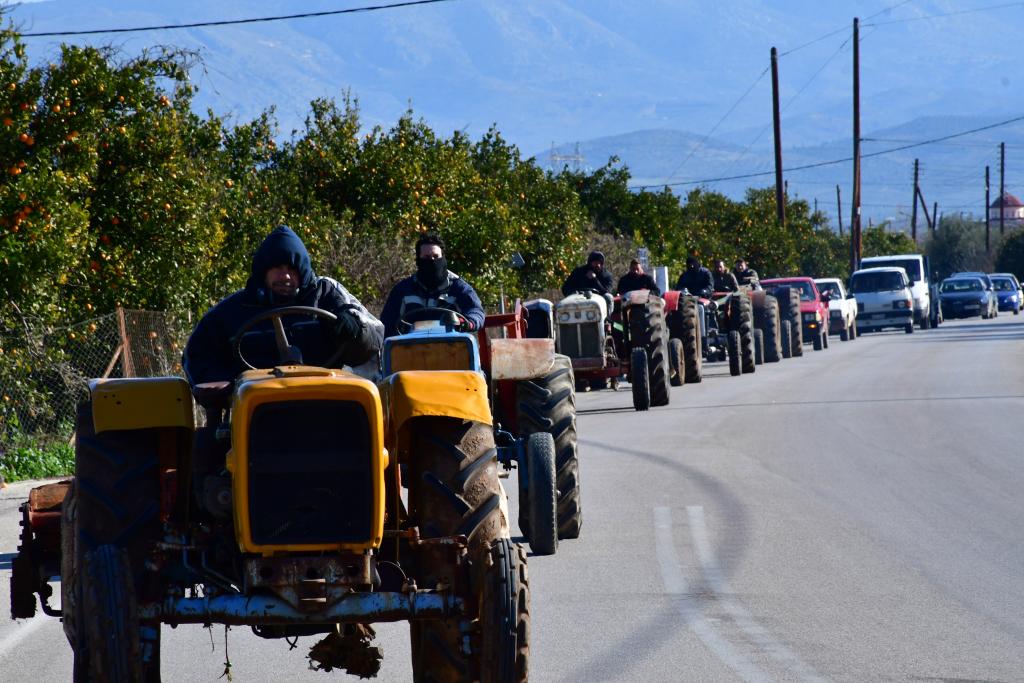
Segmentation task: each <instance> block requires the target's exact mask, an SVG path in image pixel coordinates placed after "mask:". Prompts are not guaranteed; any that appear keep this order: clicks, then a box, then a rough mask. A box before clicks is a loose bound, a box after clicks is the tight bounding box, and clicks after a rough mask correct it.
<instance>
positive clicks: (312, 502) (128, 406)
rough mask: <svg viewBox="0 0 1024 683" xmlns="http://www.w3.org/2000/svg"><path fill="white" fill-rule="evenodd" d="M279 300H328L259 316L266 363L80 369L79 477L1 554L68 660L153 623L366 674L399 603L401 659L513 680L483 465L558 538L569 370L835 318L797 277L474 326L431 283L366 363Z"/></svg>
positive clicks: (540, 546)
mask: <svg viewBox="0 0 1024 683" xmlns="http://www.w3.org/2000/svg"><path fill="white" fill-rule="evenodd" d="M285 316H312V317H317V318H330V317H333V316H332V314H330V313H328V312H325V311H322V310H319V309H315V308H305V307H282V308H276V309H272V310H271V311H269V312H268V313H266V314H263V315H262V316H259V317H258V319H254V320H253V321H251V323H250V325H252V324H256V323H257V322H260V320H262V319H268V320H272V322H274V332H275V335H276V337H277V340H276V341H277V346H278V349H279V350H280V353H281V364H280V365H279V366H277V367H273V368H263V369H254V370H249V371H247V372H245V373H243V374H242V375H241V376H240V377H239V378H238V379H237V380H236V381H234V382H219V383H211V384H206V385H197V386H196V387H189V385H188V384H187V383H186V382H185V381H184V380H183V379H180V378H177V377H163V378H148V379H102V380H93V381H92V382H91V383H90V385H89V394H90V400H89V401H88V402H86V403H84V404H83V405H82V406H81V407H80V409H79V411H78V415H77V425H76V427H77V429H76V439H75V473H74V477H73V478H72V479H70V480H68V481H64V482H59V483H50V484H46V485H44V486H40V487H37V488H35V489H33V490H32V492H31V494H30V496H29V499H28V501H27V502H25V503H24V504H23V505H22V507H21V512H22V521H21V524H22V534H21V545H20V547H19V552H18V554H17V556H16V557H15V558H14V560H13V562H12V568H13V571H12V579H11V612H12V616H13V617H14V618H15V619H24V618H29V617H32V616H33V615H34V614H35V612H36V609H37V607H40V608H41V609H42V610H43V611H44V612H45V613H46V614H48V615H51V616H59V617H61V619H62V621H63V626H64V631H65V634H66V636H67V639H68V642H69V643H70V645H71V648H72V651H73V654H74V680H75V681H115V682H120V681H156V680H159V678H160V631H161V626H162V625H164V624H166V625H170V626H177V625H179V624H204V625H210V624H226V625H233V626H249V627H251V629H252V630H253V632H254V633H256V634H257V635H258V636H260V637H263V638H268V639H284V638H295V637H298V636H310V635H317V636H322V640H320V641H319V642H318V643H317V644H316V645H315V646H314V647H313V648H312V650H311V652H310V655H309V657H310V661H311V665H312V666H316V667H318V668H323V669H327V670H330V669H331V668H339V669H345V670H348V671H349V672H350V673H353V674H356V675H360V676H372V675H374V674H375V673H376V671H377V669H378V667H379V662H380V656H381V655H380V651H379V649H377V648H375V647H372V646H371V645H370V642H371V639H372V634H373V632H372V629H370V628H369V625H370V624H372V623H374V622H383V621H409V623H410V634H411V650H412V665H413V672H414V678H415V680H418V681H454V680H479V681H493V682H495V683H506V682H511V681H524V680H526V679H527V676H528V671H527V662H528V655H529V618H530V617H529V611H530V581H529V574H528V571H527V557H526V552H525V550H524V548H523V547H522V546H521V545H520V544H519V543H517V542H516V540H514V539H513V535H514V530H513V526H512V521H511V516H510V512H509V505H508V500H507V497H506V495H505V491H504V488H503V485H502V483H501V479H502V478H506V477H509V476H510V475H511V473H512V471H515V480H516V486H517V488H518V494H519V495H518V500H519V505H518V526H519V530H520V531H521V533H522V537H523V540H525V541H526V542H528V543H529V546H530V549H531V550H532V551H533V553H534V554H536V555H550V554H554V553H556V551H557V549H558V545H559V542H560V541H562V540H566V539H575V538H577V537H579V536H580V534H581V528H582V521H583V518H582V505H581V501H582V498H581V488H580V470H581V459H580V456H579V453H578V448H577V443H578V442H577V434H576V427H577V425H576V392H578V391H595V390H602V389H618V388H619V386H620V383H621V382H623V381H625V382H628V383H629V385H630V391H631V394H632V403H633V407H634V408H635V409H636V410H638V411H644V410H648V409H649V408H651V407H657V406H664V405H667V404H668V403H669V401H670V398H671V392H670V388H671V387H672V386H680V385H683V384H694V383H699V382H700V381H701V379H702V376H703V371H704V366H705V364H706V363H717V362H727V363H728V368H729V373H730V374H731V375H734V376H741V375H743V374H747V373H752V372H755V370H756V368H757V366H758V365H761V364H763V363H778V362H780V361H781V360H783V359H789V358H793V357H797V356H800V355H801V354H802V352H803V346H804V342H805V340H806V341H809V342H810V343H811V344H812V345H813V348H814V349H816V350H817V349H824V348H827V346H828V335H829V332H830V330H829V325H830V319H831V318H832V317H833V316H830V312H829V301H828V294H824V295H823V294H820V293H819V291H818V289H817V286H816V285H815V282H814V281H813V280H811V279H810V278H785V279H779V280H765V281H762V282H761V284H760V285H758V286H754V287H751V286H745V287H742V288H740V290H739V291H737V292H721V293H715V294H713V295H712V296H710V297H701V296H694V295H692V294H691V293H689V292H687V291H668V292H666V293H665V295H664V296H657V295H655V294H653V293H651V292H650V291H648V290H637V291H633V292H629V293H628V294H627V295H624V296H621V297H618V298H615V299H614V300H613V302H612V305H611V306H609V299H606V298H605V297H604V296H602V295H599V294H595V293H593V292H576V293H572V294H570V295H569V296H567V297H565V298H564V299H562V300H561V301H559V302H557V303H553V302H551V301H548V300H544V299H537V300H533V301H529V302H526V303H525V304H520V303H518V302H517V303H516V305H515V307H514V309H513V310H512V311H511V312H509V313H501V314H498V315H492V316H490V317H488V318H487V320H486V323H485V325H484V327H483V328H482V329H480V330H477V331H476V332H475V333H469V332H465V331H462V330H463V329H464V326H463V325H462V322H463V321H462V320H460V316H459V315H458V314H457V313H454V312H453V311H450V310H448V309H441V308H438V309H431V308H427V309H420V310H417V311H416V312H415V313H414V314H413V315H410V316H407V318H406V319H405V320H403V327H404V333H403V334H400V335H398V336H395V337H391V338H389V339H387V340H386V341H385V345H384V349H383V354H382V363H381V367H382V376H381V378H380V379H379V380H378V381H376V382H374V381H370V380H368V379H364V378H362V377H359V376H357V375H355V374H353V373H350V372H348V371H345V370H336V369H331V368H325V367H312V366H307V365H304V364H303V363H302V362H301V361H299V362H296V361H295V359H296V358H297V357H298V358H301V349H296V348H295V347H293V346H292V345H291V343H290V340H289V339H288V336H287V333H286V331H285V327H284V326H283V325H282V324H280V323H281V320H282V318H283V317H285ZM840 317H841V312H840ZM838 319H839V318H837V320H838ZM848 329H852V328H851V327H850V323H849V322H843V330H842V332H843V334H842V338H843V339H844V340H846V339H853V338H855V335H854V334H853V333H850V334H847V333H846V331H847V330H848ZM197 418H198V419H197ZM53 577H60V579H61V581H60V593H61V595H60V600H59V606H55V605H53V604H51V599H52V598H53V595H52V594H53V588H52V587H51V584H50V581H51V579H52V578H53Z"/></svg>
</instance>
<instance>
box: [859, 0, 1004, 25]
mask: <svg viewBox="0 0 1024 683" xmlns="http://www.w3.org/2000/svg"><path fill="white" fill-rule="evenodd" d="M1010 7H1024V2H1006V3H1003V4H1001V5H989V6H987V7H975V8H974V9H962V10H957V11H955V12H942V13H940V14H926V15H925V16H922V17H907V18H905V19H890V20H889V21H876V22H875V23H873V24H865V26H888V25H890V24H906V23H909V22H912V21H926V20H928V19H942V18H945V17H956V16H960V15H963V14H977V13H978V12H987V11H989V10H994V9H1008V8H1010Z"/></svg>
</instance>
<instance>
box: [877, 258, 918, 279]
mask: <svg viewBox="0 0 1024 683" xmlns="http://www.w3.org/2000/svg"><path fill="white" fill-rule="evenodd" d="M870 264H871V267H872V268H902V269H903V270H905V271H907V277H908V278H910V282H911V283H914V282H917V281H918V280H920V279H921V261H920V260H919V259H911V258H908V259H902V258H892V259H882V260H878V261H876V260H874V259H872V260H871V261H870ZM867 266H868V264H867V263H865V264H864V267H865V268H867Z"/></svg>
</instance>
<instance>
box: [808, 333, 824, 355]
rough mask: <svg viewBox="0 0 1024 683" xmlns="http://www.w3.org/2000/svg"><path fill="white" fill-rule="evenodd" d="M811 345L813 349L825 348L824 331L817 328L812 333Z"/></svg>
mask: <svg viewBox="0 0 1024 683" xmlns="http://www.w3.org/2000/svg"><path fill="white" fill-rule="evenodd" d="M811 346H812V347H813V348H814V350H815V351H821V350H822V349H823V348H825V331H824V330H818V331H817V332H815V333H814V339H813V340H812V341H811Z"/></svg>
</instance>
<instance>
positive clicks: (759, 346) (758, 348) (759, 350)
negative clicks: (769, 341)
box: [754, 327, 764, 365]
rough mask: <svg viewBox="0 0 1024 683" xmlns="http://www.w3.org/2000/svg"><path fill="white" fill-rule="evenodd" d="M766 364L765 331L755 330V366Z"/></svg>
mask: <svg viewBox="0 0 1024 683" xmlns="http://www.w3.org/2000/svg"><path fill="white" fill-rule="evenodd" d="M763 364H764V330H759V329H757V328H756V327H755V328H754V365H763Z"/></svg>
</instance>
